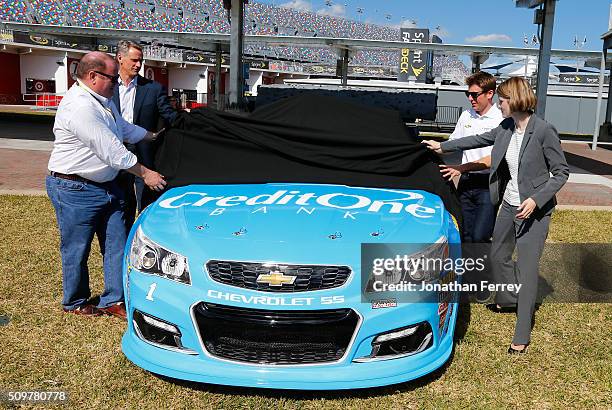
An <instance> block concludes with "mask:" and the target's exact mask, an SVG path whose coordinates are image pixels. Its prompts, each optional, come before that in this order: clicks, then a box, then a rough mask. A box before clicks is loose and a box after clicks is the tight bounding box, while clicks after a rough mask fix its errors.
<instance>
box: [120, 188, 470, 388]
mask: <svg viewBox="0 0 612 410" xmlns="http://www.w3.org/2000/svg"><path fill="white" fill-rule="evenodd" d="M459 238H460V236H459V231H458V227H457V223H456V221H454V218H453V217H452V216H451V215H450V213H449V212H447V211H446V210H445V207H444V205H443V203H442V200H441V199H440V198H439V197H438V196H437V195H434V194H431V193H427V192H424V191H411V190H402V189H382V188H358V187H349V186H343V185H324V184H296V183H291V184H282V183H274V184H244V185H189V186H184V187H180V188H173V189H171V190H169V191H167V192H166V193H165V194H164V195H163V196H162V197H161V198H160V199H159V200H158V201H157V202H156V203H154V204H153V205H151V206H149V207H148V208H147V209H146V210H145V211H144V212H143V213H142V214H141V216H140V217H139V218H138V220H137V221H136V223H135V224H134V227H133V229H132V231H131V233H130V236H129V238H128V243H127V246H126V258H125V265H124V286H125V297H126V308H127V311H128V327H127V330H126V332H125V335H124V336H123V341H122V348H123V352H124V353H125V355H126V356H127V358H128V359H129V360H131V361H132V362H133V363H135V364H136V365H137V366H140V367H142V368H143V369H146V370H148V371H151V372H153V373H157V374H161V375H165V376H169V377H173V378H177V379H185V380H191V381H197V382H206V383H214V384H223V385H233V386H248V387H263V388H275V389H308V390H328V389H352V388H366V387H373V386H382V385H388V384H393V383H400V382H405V381H408V380H412V379H415V378H418V377H420V376H423V375H425V374H427V373H430V372H432V371H434V370H435V369H437V368H439V367H440V366H442V365H443V364H444V363H445V362H446V361H447V360H448V358H449V357H450V355H451V352H452V349H453V333H454V328H455V322H456V317H457V303H456V299H455V297H456V292H443V291H439V292H435V291H434V292H433V293H434V297H433V299H432V298H429V299H423V300H412V301H410V302H403V301H402V300H400V298H398V297H397V295H396V294H394V293H389V292H382V293H380V294H379V293H376V292H373V291H372V286H371V285H372V283H373V279H374V278H373V273H372V269H371V268H370V267H369V266H362V247H363V246H366V245H368V244H406V243H412V244H417V243H418V244H431V245H430V246H427V248H419V249H416V253H415V254H418V255H421V256H423V255H428V256H431V257H444V256H446V257H450V258H459V256H460V255H458V254H457V252H458V251H456V248H457V247H453V246H450V245H453V244H458V243H459V242H460V239H459ZM400 273H401V272H400ZM413 273H414V274H413ZM453 275H454V273H453V272H452V271H448V270H441V271H438V272H435V274H433V275H432V274H426V273H424V272H412V273H411V274H410V277H409V278H406V277H405V276H406V275H401V274H400V275H391V276H386V283H387V284H393V282H399V281H403V280H404V279H409V281H410V282H411V283H416V284H418V283H419V282H427V283H445V282H446V283H448V282H449V281H451V280H454V277H453ZM429 296H430V297H431V292H430V294H429Z"/></svg>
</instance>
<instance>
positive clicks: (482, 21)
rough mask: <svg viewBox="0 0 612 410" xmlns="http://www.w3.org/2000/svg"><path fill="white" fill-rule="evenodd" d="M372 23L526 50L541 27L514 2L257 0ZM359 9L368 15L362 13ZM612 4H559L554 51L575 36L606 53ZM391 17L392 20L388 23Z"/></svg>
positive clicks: (585, 0) (604, 0)
mask: <svg viewBox="0 0 612 410" xmlns="http://www.w3.org/2000/svg"><path fill="white" fill-rule="evenodd" d="M257 1H259V2H262V3H270V4H272V3H273V4H275V5H277V6H278V5H283V4H286V5H287V4H291V5H293V6H294V7H296V8H302V9H309V10H311V11H314V12H320V13H328V14H333V15H337V16H342V17H347V18H352V19H355V20H359V21H367V22H371V23H377V24H386V25H396V26H399V25H400V24H401V23H402V20H403V22H404V25H407V26H408V25H410V24H412V22H416V25H417V26H418V27H427V28H429V29H430V30H435V29H436V27H439V33H440V34H441V36H440V37H442V39H443V41H444V42H445V43H452V44H478V45H485V44H486V45H495V46H510V47H523V38H524V36H525V35H527V36H529V38H531V37H532V35H533V34H534V33H535V31H536V29H537V26H536V25H534V24H533V23H532V22H533V10H530V9H523V8H516V6H515V4H516V2H515V0H380V1H375V0H338V1H336V0H332V1H331V3H332V5H331V6H328V5H326V1H325V0H274V1H273V0H257ZM359 8H362V9H363V13H358V12H357V10H358V9H359ZM609 11H610V0H559V1H558V2H557V4H556V13H555V14H556V15H555V24H554V33H553V48H555V49H574V44H573V43H574V41H573V40H574V36H578V37H579V39H580V40H583V39H584V37H586V39H587V42H586V44H585V45H584V46H583V47H582V49H583V50H598V51H599V50H601V47H602V41H601V39H600V37H601V35H602V34H603V33H605V32H606V31H608V17H609ZM387 15H389V16H390V19H387Z"/></svg>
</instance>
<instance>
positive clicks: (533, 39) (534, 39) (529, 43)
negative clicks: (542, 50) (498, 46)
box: [523, 34, 540, 80]
mask: <svg viewBox="0 0 612 410" xmlns="http://www.w3.org/2000/svg"><path fill="white" fill-rule="evenodd" d="M523 44H524V45H525V48H529V47H537V46H538V45H539V44H540V40H539V39H538V36H537V35H536V34H532V35H531V41H530V39H529V36H528V35H527V34H523ZM528 67H529V54H527V55H525V75H524V77H525V80H526V79H527V77H528V76H529V72H528Z"/></svg>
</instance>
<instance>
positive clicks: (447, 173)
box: [440, 164, 462, 180]
mask: <svg viewBox="0 0 612 410" xmlns="http://www.w3.org/2000/svg"><path fill="white" fill-rule="evenodd" d="M440 173H441V174H442V176H443V177H444V178H445V179H448V180H451V179H453V178H456V177H458V176H461V173H462V171H461V165H444V164H441V165H440Z"/></svg>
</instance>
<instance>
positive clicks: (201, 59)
mask: <svg viewBox="0 0 612 410" xmlns="http://www.w3.org/2000/svg"><path fill="white" fill-rule="evenodd" d="M183 61H185V62H188V63H201V64H216V63H217V56H215V55H214V54H206V53H202V52H199V51H186V52H184V53H183ZM225 64H229V60H227V59H226V58H225V56H221V65H225Z"/></svg>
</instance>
